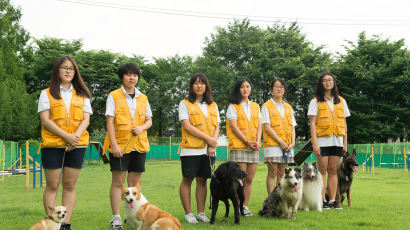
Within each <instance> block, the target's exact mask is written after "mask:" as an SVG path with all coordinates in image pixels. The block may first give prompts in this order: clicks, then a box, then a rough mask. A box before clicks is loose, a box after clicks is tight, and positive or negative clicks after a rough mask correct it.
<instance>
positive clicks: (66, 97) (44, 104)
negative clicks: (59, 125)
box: [37, 84, 93, 116]
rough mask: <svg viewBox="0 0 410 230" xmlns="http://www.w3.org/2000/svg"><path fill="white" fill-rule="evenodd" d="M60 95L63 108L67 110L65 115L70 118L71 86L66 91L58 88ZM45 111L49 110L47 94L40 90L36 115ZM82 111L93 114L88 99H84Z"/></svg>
mask: <svg viewBox="0 0 410 230" xmlns="http://www.w3.org/2000/svg"><path fill="white" fill-rule="evenodd" d="M60 95H61V97H62V98H63V101H64V104H65V107H66V109H67V115H68V116H70V103H71V98H72V97H73V85H72V84H71V86H70V88H69V89H68V90H67V89H64V88H63V87H62V86H60ZM45 110H50V100H49V99H48V95H47V92H46V91H45V90H42V91H41V94H40V98H39V99H38V107H37V113H40V112H42V111H45ZM83 111H84V112H86V113H89V114H90V115H91V114H93V110H92V108H91V102H90V98H85V100H84V109H83Z"/></svg>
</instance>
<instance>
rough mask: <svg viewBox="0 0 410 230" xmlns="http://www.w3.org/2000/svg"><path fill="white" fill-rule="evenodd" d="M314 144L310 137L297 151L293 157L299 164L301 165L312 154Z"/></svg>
mask: <svg viewBox="0 0 410 230" xmlns="http://www.w3.org/2000/svg"><path fill="white" fill-rule="evenodd" d="M312 152H313V145H312V142H311V139H309V140H308V141H307V142H306V143H305V144H304V145H303V146H302V147H301V148H300V149H298V151H297V152H296V153H295V156H294V157H293V159H294V160H295V163H296V164H297V165H301V164H302V163H303V162H305V160H306V159H307V158H308V157H309V156H310V154H312Z"/></svg>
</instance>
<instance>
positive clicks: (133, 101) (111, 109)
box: [105, 86, 152, 118]
mask: <svg viewBox="0 0 410 230" xmlns="http://www.w3.org/2000/svg"><path fill="white" fill-rule="evenodd" d="M121 89H122V91H123V92H124V96H125V99H126V100H127V104H128V108H129V110H130V113H131V116H132V118H134V115H135V110H136V109H137V97H139V96H140V95H141V92H140V91H139V90H138V89H137V88H134V89H135V91H134V92H135V97H134V98H131V96H130V95H128V94H127V92H126V91H125V89H124V86H121ZM105 116H111V117H115V103H114V98H112V96H111V94H108V97H107V103H106V109H105ZM145 116H146V117H152V111H151V106H150V105H149V102H148V100H147V108H146V109H145Z"/></svg>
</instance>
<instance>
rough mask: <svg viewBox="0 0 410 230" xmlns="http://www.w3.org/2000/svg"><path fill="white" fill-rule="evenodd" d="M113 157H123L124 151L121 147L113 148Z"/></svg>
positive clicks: (115, 146)
mask: <svg viewBox="0 0 410 230" xmlns="http://www.w3.org/2000/svg"><path fill="white" fill-rule="evenodd" d="M112 155H114V157H117V158H120V157H122V155H123V154H122V150H121V148H120V146H118V145H113V146H112Z"/></svg>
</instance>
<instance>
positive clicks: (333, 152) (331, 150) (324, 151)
mask: <svg viewBox="0 0 410 230" xmlns="http://www.w3.org/2000/svg"><path fill="white" fill-rule="evenodd" d="M320 156H323V157H328V156H337V157H342V156H343V147H337V146H330V147H320Z"/></svg>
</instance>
